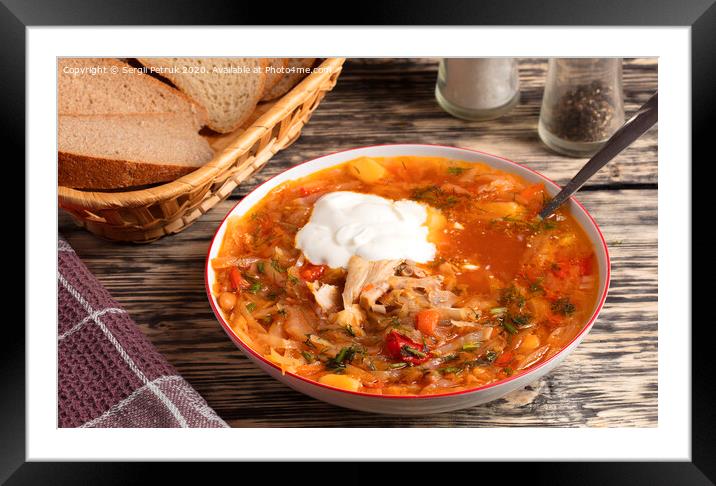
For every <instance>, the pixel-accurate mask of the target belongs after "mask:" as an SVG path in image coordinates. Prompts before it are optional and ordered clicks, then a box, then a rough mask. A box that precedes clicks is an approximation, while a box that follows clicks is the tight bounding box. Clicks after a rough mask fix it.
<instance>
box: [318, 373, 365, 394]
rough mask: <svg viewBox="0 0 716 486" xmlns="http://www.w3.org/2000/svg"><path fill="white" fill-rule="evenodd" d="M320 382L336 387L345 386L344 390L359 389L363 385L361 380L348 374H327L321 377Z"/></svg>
mask: <svg viewBox="0 0 716 486" xmlns="http://www.w3.org/2000/svg"><path fill="white" fill-rule="evenodd" d="M318 382H319V383H323V384H324V385H328V386H335V387H336V388H343V389H344V390H350V391H358V389H359V388H360V387H361V382H360V381H359V380H356V379H355V378H351V377H350V376H346V375H334V374H327V375H323V376H322V377H320V378H319V379H318Z"/></svg>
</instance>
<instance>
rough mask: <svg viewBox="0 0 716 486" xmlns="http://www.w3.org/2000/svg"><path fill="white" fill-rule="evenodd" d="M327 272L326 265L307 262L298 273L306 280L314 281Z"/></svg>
mask: <svg viewBox="0 0 716 486" xmlns="http://www.w3.org/2000/svg"><path fill="white" fill-rule="evenodd" d="M325 272H326V266H325V265H313V264H311V263H306V264H305V265H303V266H302V267H301V270H299V271H298V274H299V275H300V276H301V278H302V279H303V280H305V281H306V282H313V281H314V280H318V279H319V278H321V277H322V276H323V274H324V273H325Z"/></svg>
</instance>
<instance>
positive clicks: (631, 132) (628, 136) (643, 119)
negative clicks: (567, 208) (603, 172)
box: [539, 93, 659, 219]
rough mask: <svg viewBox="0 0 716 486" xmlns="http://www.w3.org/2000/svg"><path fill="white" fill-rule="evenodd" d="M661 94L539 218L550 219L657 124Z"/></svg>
mask: <svg viewBox="0 0 716 486" xmlns="http://www.w3.org/2000/svg"><path fill="white" fill-rule="evenodd" d="M658 96H659V93H654V96H652V97H651V98H649V101H647V102H646V103H644V104H643V105H642V107H641V108H639V111H638V112H637V113H636V115H634V116H633V117H631V119H630V120H629V121H628V122H626V123H625V124H624V125H622V126H621V128H619V130H617V131H616V132H614V135H612V136H611V137H610V138H609V140H607V141H606V142H605V144H604V145H603V146H602V148H600V149H599V151H598V152H597V153H596V154H594V156H593V157H592V158H591V159H589V162H587V163H586V164H585V165H584V167H582V169H581V170H580V171H579V172H577V175H576V176H574V178H573V179H572V180H571V181H569V183H568V184H567V185H566V186H564V187H563V188H562V190H561V191H559V194H557V195H556V196H555V197H554V198H553V199H552V200H551V201H550V202H549V204H547V205H546V206H545V207H544V208H543V209H542V211H540V213H539V217H540V218H542V219H545V218H548V217H549V216H550V215H551V214H552V213H554V212H555V210H556V209H557V208H558V207H560V206H561V205H562V203H564V202H565V201H566V200H567V199H569V198H570V197H571V196H572V194H574V193H575V192H577V191H578V190H579V188H580V187H582V185H584V183H585V182H587V181H588V180H589V178H590V177H592V176H593V175H594V174H596V173H597V172H598V171H599V169H601V168H602V167H604V166H605V165H607V163H608V162H609V161H610V160H612V159H613V158H614V157H616V156H617V154H619V153H620V152H621V151H622V150H624V149H625V148H627V147H628V146H629V145H631V144H632V142H634V140H636V139H637V138H639V137H641V136H642V135H643V134H644V132H646V131H647V130H648V129H650V128H651V127H652V126H654V124H655V123H656V121H657V119H658V111H659V110H658V107H659V99H658Z"/></svg>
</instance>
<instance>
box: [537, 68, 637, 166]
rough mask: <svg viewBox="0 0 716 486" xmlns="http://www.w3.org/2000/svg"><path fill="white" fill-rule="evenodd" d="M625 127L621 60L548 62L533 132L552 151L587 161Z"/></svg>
mask: <svg viewBox="0 0 716 486" xmlns="http://www.w3.org/2000/svg"><path fill="white" fill-rule="evenodd" d="M622 124H624V99H623V93H622V60H621V59H618V58H581V59H550V60H549V66H548V71H547V80H546V83H545V89H544V96H543V98H542V109H541V111H540V119H539V125H538V131H539V135H540V138H541V139H542V141H543V142H544V143H545V144H546V145H547V146H548V147H550V148H551V149H553V150H555V151H556V152H559V153H562V154H565V155H569V156H573V157H588V156H590V155H593V154H594V153H596V151H597V150H599V148H601V146H602V145H603V144H604V142H606V141H607V139H609V137H611V135H612V134H613V133H614V132H615V131H616V130H617V129H618V128H619V127H620V126H622Z"/></svg>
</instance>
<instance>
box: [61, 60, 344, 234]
mask: <svg viewBox="0 0 716 486" xmlns="http://www.w3.org/2000/svg"><path fill="white" fill-rule="evenodd" d="M343 61H344V59H343V58H328V59H325V60H324V61H323V62H322V63H320V64H319V65H318V66H317V67H316V68H314V69H313V71H312V72H311V74H309V75H308V76H307V77H306V78H304V79H303V81H301V82H300V83H299V84H297V85H296V86H295V87H294V88H293V89H292V90H291V91H289V92H288V93H286V95H284V96H283V97H282V98H280V99H279V100H278V101H276V102H275V103H272V104H271V103H269V104H266V103H264V104H261V105H259V107H258V108H257V111H256V113H255V114H254V116H253V117H252V119H253V120H254V121H253V122H249V124H248V125H247V126H246V125H245V126H244V128H243V129H241V130H238V131H237V132H234V133H232V134H228V135H223V136H220V137H215V138H214V139H213V140H212V141H211V144H212V146H213V147H214V148H215V149H216V155H215V156H214V158H213V159H212V160H211V161H210V162H208V163H207V164H206V165H205V166H203V167H201V168H200V169H197V170H196V171H194V172H192V173H190V174H187V175H186V176H184V177H181V178H180V179H177V180H175V181H173V182H169V183H166V184H162V185H159V186H155V187H151V188H148V189H142V190H133V191H127V192H90V191H80V190H76V189H71V188H69V187H62V186H60V187H59V206H60V207H61V208H62V209H64V210H65V211H67V212H68V213H70V214H71V215H72V217H73V219H74V220H75V222H77V224H79V225H80V226H82V227H84V228H86V229H87V230H89V231H90V232H92V233H94V234H96V235H98V236H101V237H103V238H107V239H110V240H116V241H131V242H136V243H147V242H151V241H154V240H157V239H159V238H161V237H162V236H165V235H170V234H173V233H178V232H179V231H182V230H183V229H184V228H186V227H188V226H189V225H190V224H192V223H193V222H194V221H196V220H197V219H198V218H199V217H200V216H201V215H202V214H204V213H206V212H207V211H208V210H209V209H211V208H212V207H213V206H214V205H215V204H217V203H218V202H220V201H222V200H224V199H226V198H227V197H228V196H229V194H231V192H232V191H233V190H234V189H235V188H236V187H237V186H238V185H239V184H240V183H241V182H242V181H243V180H245V179H246V178H248V177H249V176H251V175H252V174H253V173H254V172H256V171H257V170H259V169H260V168H261V167H263V166H264V164H266V162H268V160H269V159H270V158H271V157H272V156H273V155H274V154H275V153H276V152H278V151H279V150H281V149H283V148H286V147H288V146H289V145H291V144H292V143H293V142H294V141H295V140H296V139H297V138H298V137H299V135H300V134H301V129H302V128H303V126H304V125H305V124H306V122H308V119H309V118H310V117H311V114H312V113H313V110H315V109H316V107H317V106H318V104H319V103H320V102H321V100H322V99H323V96H324V95H325V94H326V92H328V91H330V90H331V89H333V86H335V84H336V79H337V78H338V75H339V74H340V72H341V68H342V65H343Z"/></svg>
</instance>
